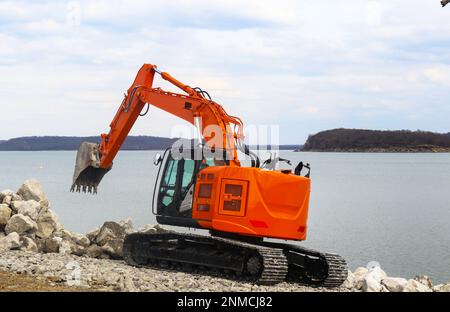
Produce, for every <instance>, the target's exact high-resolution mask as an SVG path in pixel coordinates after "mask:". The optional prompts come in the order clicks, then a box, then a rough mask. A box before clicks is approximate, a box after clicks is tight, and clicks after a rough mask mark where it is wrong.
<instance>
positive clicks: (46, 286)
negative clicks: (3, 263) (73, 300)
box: [0, 271, 86, 292]
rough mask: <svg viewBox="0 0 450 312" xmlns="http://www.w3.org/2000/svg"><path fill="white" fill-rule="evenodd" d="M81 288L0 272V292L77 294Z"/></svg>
mask: <svg viewBox="0 0 450 312" xmlns="http://www.w3.org/2000/svg"><path fill="white" fill-rule="evenodd" d="M78 291H86V289H83V288H77V287H69V286H65V285H61V284H58V283H56V282H55V281H52V280H51V279H49V278H46V277H35V276H29V275H24V274H17V273H11V272H4V271H0V292H78Z"/></svg>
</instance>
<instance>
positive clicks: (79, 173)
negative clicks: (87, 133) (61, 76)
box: [70, 142, 111, 194]
mask: <svg viewBox="0 0 450 312" xmlns="http://www.w3.org/2000/svg"><path fill="white" fill-rule="evenodd" d="M109 170H111V167H110V168H107V169H105V168H101V167H100V146H99V145H98V144H95V143H89V142H83V143H81V145H80V148H79V149H78V152H77V158H76V162H75V171H74V173H73V181H72V187H71V188H70V191H71V192H84V193H86V192H88V193H94V194H97V187H98V185H99V183H100V181H101V180H102V179H103V176H104V175H105V174H106V173H107V172H108V171H109Z"/></svg>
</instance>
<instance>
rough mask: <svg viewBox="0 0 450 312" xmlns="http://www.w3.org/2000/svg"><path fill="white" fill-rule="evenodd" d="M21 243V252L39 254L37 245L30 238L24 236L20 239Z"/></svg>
mask: <svg viewBox="0 0 450 312" xmlns="http://www.w3.org/2000/svg"><path fill="white" fill-rule="evenodd" d="M20 242H21V247H20V250H24V251H32V252H38V247H37V245H36V243H35V242H34V240H32V239H31V238H30V237H26V236H22V237H21V238H20Z"/></svg>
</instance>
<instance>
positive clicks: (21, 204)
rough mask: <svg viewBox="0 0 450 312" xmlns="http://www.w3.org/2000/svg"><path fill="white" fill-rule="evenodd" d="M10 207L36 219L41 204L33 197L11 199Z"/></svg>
mask: <svg viewBox="0 0 450 312" xmlns="http://www.w3.org/2000/svg"><path fill="white" fill-rule="evenodd" d="M11 207H12V209H13V210H14V211H15V212H17V213H20V214H23V215H24V216H28V217H30V218H31V219H32V220H34V221H36V220H37V219H38V216H39V212H40V211H41V204H39V203H38V202H37V201H35V200H34V199H30V200H18V201H13V202H12V203H11Z"/></svg>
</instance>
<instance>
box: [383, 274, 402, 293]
mask: <svg viewBox="0 0 450 312" xmlns="http://www.w3.org/2000/svg"><path fill="white" fill-rule="evenodd" d="M381 284H382V285H383V286H385V287H386V288H387V290H388V291H390V292H402V291H403V290H404V289H405V287H406V285H407V284H408V280H406V279H404V278H400V277H386V278H383V280H382V281H381Z"/></svg>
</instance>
